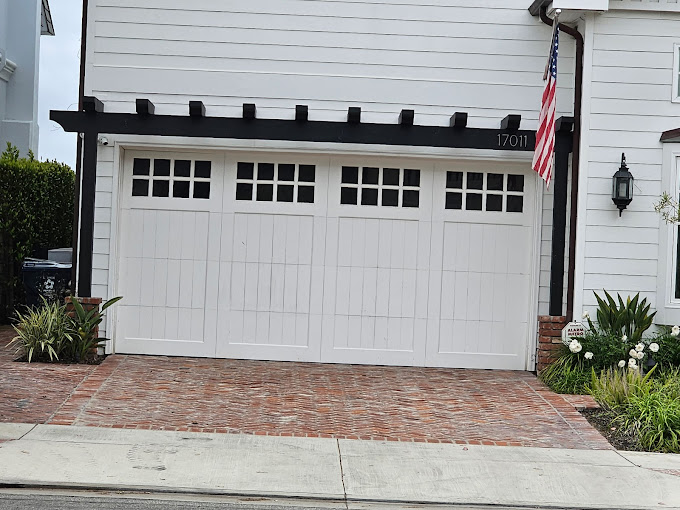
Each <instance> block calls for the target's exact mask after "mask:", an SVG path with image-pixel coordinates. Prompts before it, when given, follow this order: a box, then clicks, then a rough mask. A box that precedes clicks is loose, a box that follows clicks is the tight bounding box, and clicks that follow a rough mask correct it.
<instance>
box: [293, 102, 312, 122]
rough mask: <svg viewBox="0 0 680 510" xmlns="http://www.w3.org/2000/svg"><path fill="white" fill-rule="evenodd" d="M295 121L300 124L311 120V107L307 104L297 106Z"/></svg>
mask: <svg viewBox="0 0 680 510" xmlns="http://www.w3.org/2000/svg"><path fill="white" fill-rule="evenodd" d="M295 120H296V121H298V122H307V121H308V120H309V107H308V106H307V105H306V104H298V105H295Z"/></svg>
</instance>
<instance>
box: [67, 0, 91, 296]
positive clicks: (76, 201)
mask: <svg viewBox="0 0 680 510" xmlns="http://www.w3.org/2000/svg"><path fill="white" fill-rule="evenodd" d="M87 7H88V0H83V20H82V28H81V31H80V80H79V83H78V111H82V109H83V96H84V95H85V57H86V55H85V54H86V51H87ZM82 154H83V139H82V138H81V137H80V133H78V139H77V141H76V182H75V186H74V190H73V241H72V243H71V244H72V246H73V254H72V256H71V295H72V296H75V295H76V275H77V274H78V273H77V271H78V231H79V226H80V174H81V168H82Z"/></svg>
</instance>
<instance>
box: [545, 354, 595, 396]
mask: <svg viewBox="0 0 680 510" xmlns="http://www.w3.org/2000/svg"><path fill="white" fill-rule="evenodd" d="M585 365H586V363H585V362H584V360H583V359H580V358H579V357H578V356H574V355H573V354H572V353H571V352H569V350H568V349H567V348H566V347H565V348H564V350H563V351H562V352H561V354H560V356H559V357H558V358H557V360H555V362H554V363H552V364H551V365H550V366H548V367H547V368H546V369H545V370H543V371H542V372H541V373H540V375H539V379H540V380H541V381H543V382H544V383H545V384H546V385H547V386H548V387H549V388H550V389H551V390H553V391H554V392H555V393H572V394H583V393H587V385H588V382H589V378H590V368H587V367H586V366H585Z"/></svg>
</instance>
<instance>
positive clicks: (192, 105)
mask: <svg viewBox="0 0 680 510" xmlns="http://www.w3.org/2000/svg"><path fill="white" fill-rule="evenodd" d="M189 117H205V105H204V104H203V101H189Z"/></svg>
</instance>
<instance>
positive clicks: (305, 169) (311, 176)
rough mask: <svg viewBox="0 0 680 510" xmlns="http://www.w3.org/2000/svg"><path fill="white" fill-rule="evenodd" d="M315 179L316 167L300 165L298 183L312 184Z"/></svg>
mask: <svg viewBox="0 0 680 510" xmlns="http://www.w3.org/2000/svg"><path fill="white" fill-rule="evenodd" d="M315 178H316V167H315V166H314V165H300V176H299V177H298V181H302V182H314V180H315Z"/></svg>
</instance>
